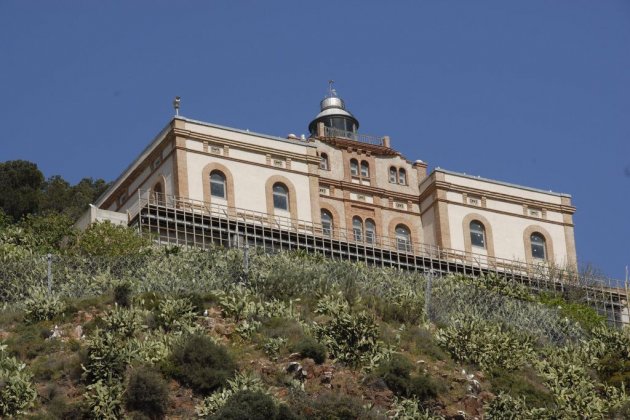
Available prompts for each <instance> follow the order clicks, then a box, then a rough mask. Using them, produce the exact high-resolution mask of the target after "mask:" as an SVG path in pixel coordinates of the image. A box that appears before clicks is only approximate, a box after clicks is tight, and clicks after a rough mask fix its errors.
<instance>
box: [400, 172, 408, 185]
mask: <svg viewBox="0 0 630 420" xmlns="http://www.w3.org/2000/svg"><path fill="white" fill-rule="evenodd" d="M398 183H399V184H402V185H407V172H406V171H405V170H404V169H402V168H401V169H400V170H399V171H398Z"/></svg>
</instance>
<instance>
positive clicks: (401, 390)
mask: <svg viewBox="0 0 630 420" xmlns="http://www.w3.org/2000/svg"><path fill="white" fill-rule="evenodd" d="M412 371H413V365H412V364H411V362H410V361H409V359H407V358H406V357H405V356H403V355H400V354H393V355H392V357H391V358H390V359H389V360H388V361H386V362H383V363H381V364H380V365H379V367H378V368H377V369H376V370H375V372H374V375H375V376H378V377H380V378H382V379H383V381H385V384H387V387H388V388H389V389H390V390H391V391H392V392H393V393H394V394H396V395H398V396H402V397H405V398H411V397H416V398H417V399H419V400H420V401H425V400H428V399H431V398H435V397H436V396H437V395H438V387H437V385H436V384H435V383H434V382H433V381H432V380H431V378H430V377H428V376H427V375H425V374H419V375H414V376H412V375H411V373H412Z"/></svg>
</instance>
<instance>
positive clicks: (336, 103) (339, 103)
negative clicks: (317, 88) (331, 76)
mask: <svg viewBox="0 0 630 420" xmlns="http://www.w3.org/2000/svg"><path fill="white" fill-rule="evenodd" d="M319 108H320V112H319V114H317V115H316V116H315V118H313V120H312V121H311V122H310V123H309V125H308V126H309V130H310V131H312V130H311V128H312V127H313V126H314V125H315V124H316V123H317V122H318V120H320V119H321V118H323V117H333V116H335V117H342V118H349V119H351V120H353V122H354V123H355V125H356V128H359V121H358V120H357V119H356V117H355V116H354V115H352V113H351V112H349V111H348V110H346V103H345V102H344V101H343V99H341V98H340V97H339V96H337V91H336V90H335V89H333V87H332V80H331V81H330V82H329V89H328V94H327V95H326V97H325V98H324V99H322V101H321V102H320V103H319Z"/></svg>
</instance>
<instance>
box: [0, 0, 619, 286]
mask: <svg viewBox="0 0 630 420" xmlns="http://www.w3.org/2000/svg"><path fill="white" fill-rule="evenodd" d="M328 79H334V80H335V81H336V88H337V90H338V92H339V94H340V96H342V97H343V98H344V99H345V101H346V104H347V106H348V108H349V109H350V110H351V112H353V113H354V115H355V116H356V117H357V118H358V119H359V121H360V122H361V131H362V132H364V133H369V134H375V135H389V136H391V138H392V143H393V146H394V147H395V148H397V149H398V150H400V151H401V152H402V153H403V154H404V155H405V156H406V157H407V158H408V159H411V160H415V159H422V160H424V161H425V162H427V163H428V164H429V167H430V168H434V167H436V166H439V167H441V168H445V169H450V170H454V171H458V172H465V173H468V174H472V175H480V176H482V177H486V178H493V179H498V180H503V181H507V182H511V183H517V184H523V185H527V186H531V187H536V188H541V189H545V190H553V191H558V192H566V193H570V194H572V195H573V202H574V205H575V206H576V207H577V212H576V214H575V217H574V221H575V225H576V242H577V249H578V259H579V261H580V263H581V264H588V263H590V264H593V265H594V266H595V267H597V268H599V269H600V270H602V271H603V272H604V273H605V274H608V275H610V276H613V277H617V278H622V277H623V276H624V267H625V266H626V265H627V264H630V255H629V254H630V253H629V252H628V251H629V250H630V244H629V240H630V235H629V233H630V194H629V190H630V141H629V136H630V2H629V1H622V0H619V1H613V0H610V1H607V0H599V1H580V0H566V1H563V0H554V1H547V0H545V1H537V0H522V1H509V0H498V1H469V0H462V1H438V0H435V1H396V2H393V1H390V2H385V1H381V2H377V1H366V0H364V1H345V2H341V1H317V2H314V1H312V2H307V1H267V2H263V1H235V0H231V1H188V0H181V1H171V2H167V1H151V2H149V1H106V2H97V1H78V0H77V1H55V2H50V1H9V0H0V95H1V96H0V98H1V99H0V122H1V123H2V134H1V135H0V161H5V160H12V159H26V160H30V161H33V162H36V163H37V164H38V166H39V167H40V169H41V170H42V171H43V172H44V174H45V175H46V176H51V175H55V174H59V175H62V176H63V177H64V178H66V179H68V180H70V181H71V182H77V181H78V180H80V179H81V178H83V177H88V176H91V177H94V178H104V179H106V180H113V179H114V178H116V177H117V176H118V175H119V173H120V172H121V171H122V170H123V169H124V168H125V167H126V166H127V165H128V164H129V163H130V161H131V160H132V159H133V158H134V157H135V156H136V155H137V154H138V153H139V152H140V151H141V150H142V149H143V148H144V147H145V146H146V145H147V143H148V142H149V141H150V140H151V139H152V138H153V136H154V135H155V134H156V133H157V132H158V131H159V130H160V129H161V128H162V127H163V126H164V125H165V124H166V123H167V122H168V121H169V118H170V117H171V116H172V114H173V111H172V108H171V101H172V99H173V97H174V96H175V95H180V96H181V97H182V115H184V116H186V117H189V118H193V119H199V120H203V121H208V122H213V123H217V124H222V125H227V126H232V127H237V128H243V129H245V128H247V129H250V130H251V131H256V132H261V133H265V134H272V135H278V136H283V137H284V136H286V135H287V134H288V133H296V134H302V133H306V132H307V125H308V123H309V121H310V120H311V119H312V117H313V116H314V115H315V114H316V113H317V111H318V104H319V101H320V100H321V98H322V97H323V95H324V94H325V92H326V89H327V80H328Z"/></svg>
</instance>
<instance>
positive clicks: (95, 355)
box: [81, 329, 127, 384]
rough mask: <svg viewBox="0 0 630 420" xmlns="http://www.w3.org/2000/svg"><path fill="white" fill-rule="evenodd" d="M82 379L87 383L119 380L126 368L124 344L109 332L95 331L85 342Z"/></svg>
mask: <svg viewBox="0 0 630 420" xmlns="http://www.w3.org/2000/svg"><path fill="white" fill-rule="evenodd" d="M81 355H82V359H83V360H82V362H83V363H82V364H83V370H84V373H83V377H84V379H85V380H86V381H87V382H88V383H91V384H93V383H96V382H98V381H111V380H119V379H121V378H122V377H123V375H124V373H125V369H126V368H127V351H126V348H125V343H124V342H123V341H122V340H121V339H120V338H119V337H118V336H116V335H114V334H112V333H111V332H109V331H103V330H99V329H97V330H95V331H94V333H93V334H91V335H90V336H89V337H88V338H87V339H86V340H85V350H84V351H83V352H82V354H81Z"/></svg>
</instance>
